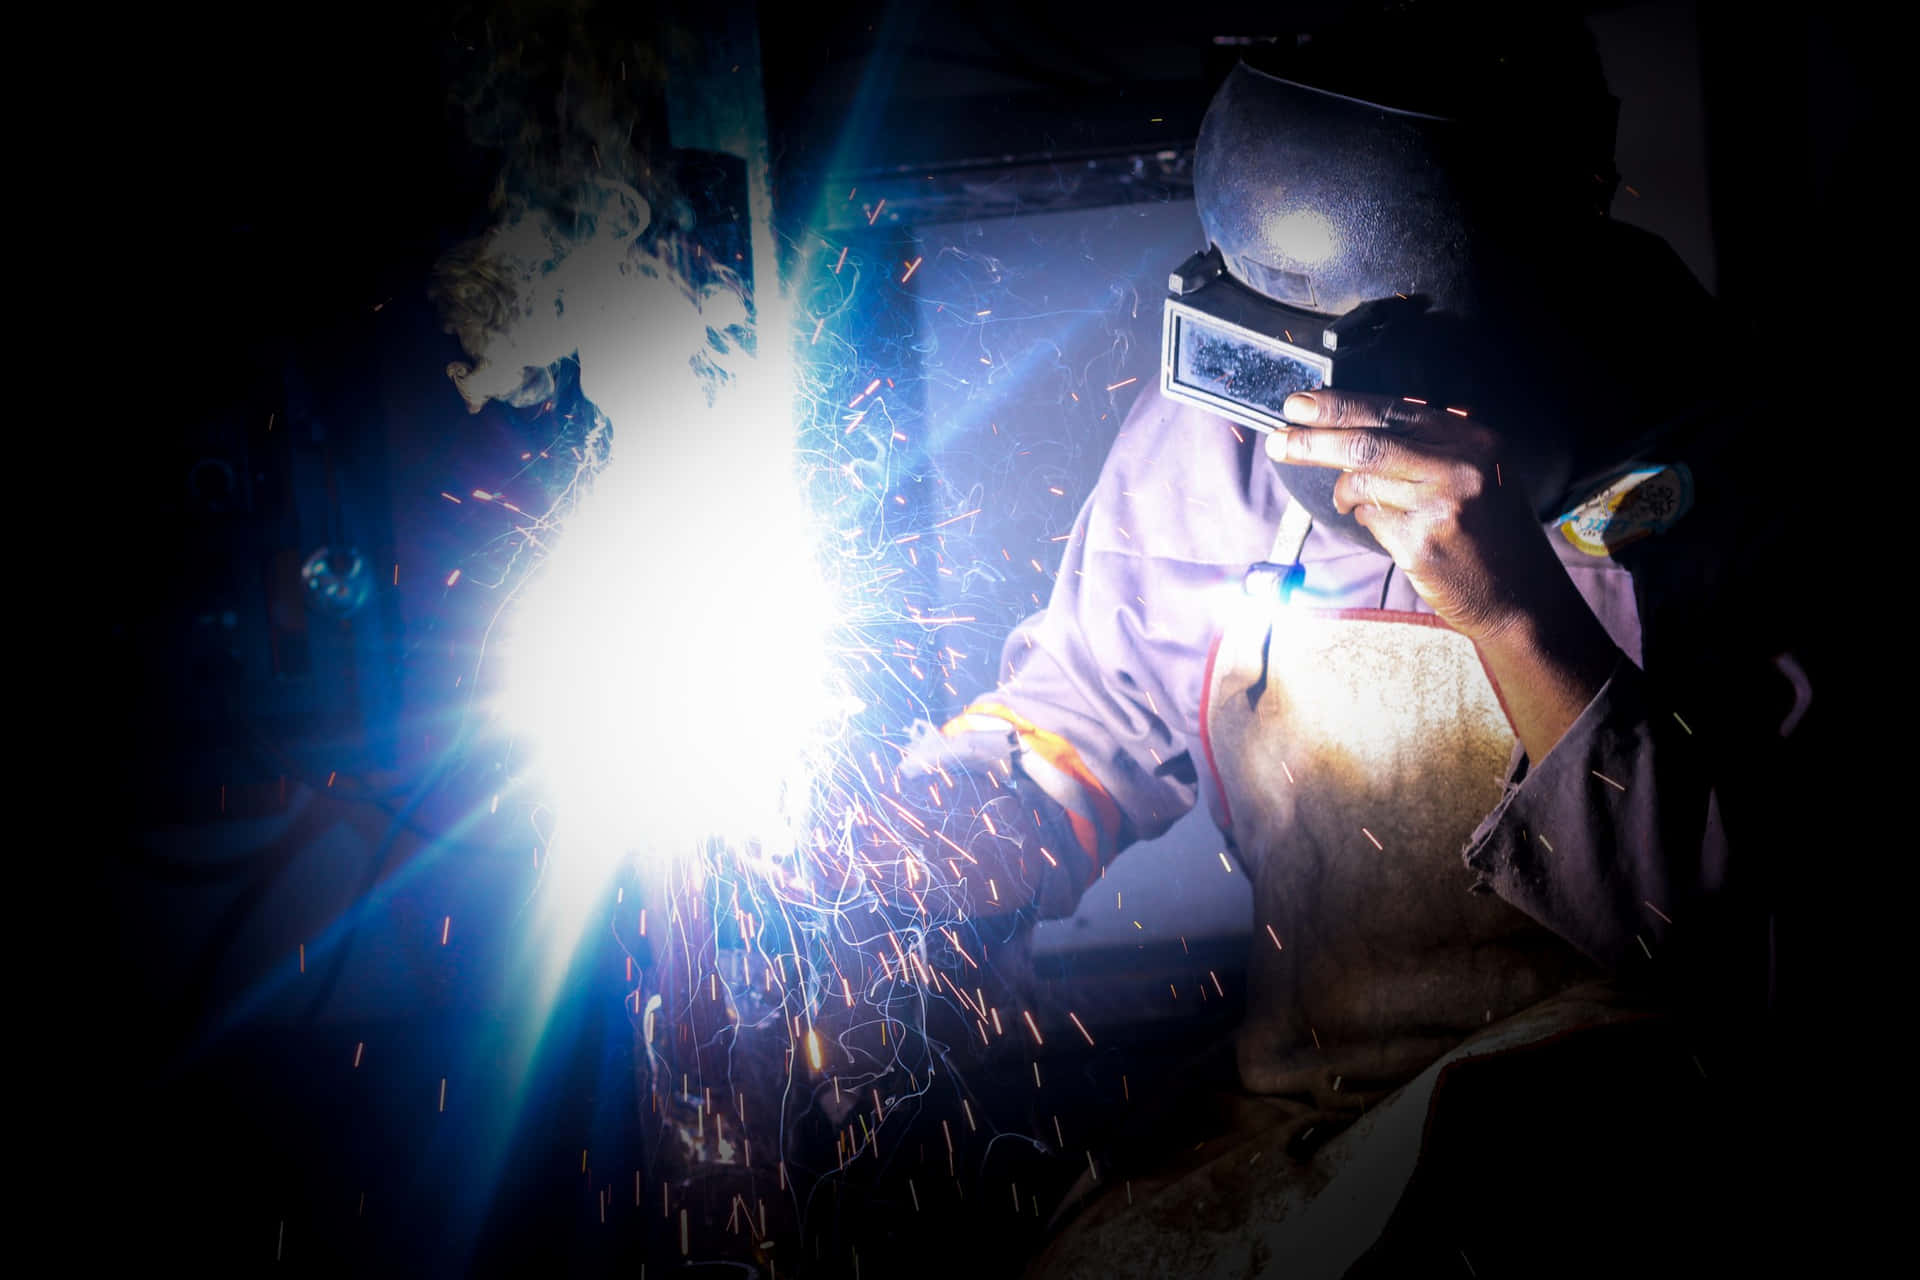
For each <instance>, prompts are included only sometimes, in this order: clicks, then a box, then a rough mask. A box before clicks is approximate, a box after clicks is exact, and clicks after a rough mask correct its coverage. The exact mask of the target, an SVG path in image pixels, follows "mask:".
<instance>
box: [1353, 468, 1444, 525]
mask: <svg viewBox="0 0 1920 1280" xmlns="http://www.w3.org/2000/svg"><path fill="white" fill-rule="evenodd" d="M1431 489H1432V485H1431V484H1429V483H1427V482H1425V481H1420V480H1402V479H1400V478H1399V477H1397V476H1387V475H1382V474H1380V473H1379V472H1377V471H1349V472H1347V473H1346V474H1344V475H1342V476H1341V477H1340V478H1339V479H1338V480H1337V481H1335V482H1334V485H1333V507H1334V510H1336V511H1338V512H1339V513H1340V514H1341V515H1345V514H1346V513H1347V512H1349V511H1352V510H1353V509H1354V508H1355V507H1361V506H1373V507H1391V508H1393V509H1394V510H1396V511H1412V510H1414V509H1415V508H1417V507H1418V506H1420V504H1421V503H1422V502H1423V501H1425V499H1426V497H1427V495H1428V493H1429V492H1430V491H1431Z"/></svg>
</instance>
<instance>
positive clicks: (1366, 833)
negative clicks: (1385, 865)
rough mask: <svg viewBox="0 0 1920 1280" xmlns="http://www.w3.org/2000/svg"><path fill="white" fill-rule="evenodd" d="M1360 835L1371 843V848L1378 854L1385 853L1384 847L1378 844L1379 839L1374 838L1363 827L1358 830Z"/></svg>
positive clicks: (1371, 833)
mask: <svg viewBox="0 0 1920 1280" xmlns="http://www.w3.org/2000/svg"><path fill="white" fill-rule="evenodd" d="M1360 834H1361V835H1363V836H1365V837H1366V838H1367V839H1369V840H1371V841H1373V847H1374V848H1376V849H1378V850H1380V852H1382V853H1385V852H1386V851H1387V850H1386V846H1384V845H1382V844H1381V843H1380V840H1379V838H1378V837H1377V836H1375V835H1374V834H1373V832H1371V831H1369V830H1367V829H1366V828H1365V827H1362V828H1360Z"/></svg>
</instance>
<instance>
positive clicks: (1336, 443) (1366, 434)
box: [1267, 427, 1454, 482]
mask: <svg viewBox="0 0 1920 1280" xmlns="http://www.w3.org/2000/svg"><path fill="white" fill-rule="evenodd" d="M1267 456H1268V457H1270V458H1272V459H1273V460H1274V461H1275V462H1291V463H1294V464H1297V465H1300V466H1308V467H1337V468H1339V469H1340V470H1342V471H1364V472H1368V473H1370V474H1373V475H1379V476H1383V477H1389V478H1392V479H1396V480H1409V481H1415V482H1419V481H1423V480H1433V479H1436V478H1438V477H1439V476H1440V475H1441V474H1443V473H1444V471H1445V469H1446V467H1447V466H1448V465H1450V464H1451V463H1452V462H1453V461H1454V458H1453V457H1452V455H1450V454H1446V453H1442V452H1440V451H1437V450H1435V449H1433V448H1432V447H1430V446H1428V445H1425V444H1421V443H1417V442H1415V441H1412V440H1407V439H1404V438H1402V437H1400V436H1397V435H1394V434H1393V433H1392V432H1390V431H1387V430H1386V429H1384V428H1381V427H1295V428H1293V429H1292V430H1290V431H1287V432H1286V433H1284V434H1282V433H1281V432H1278V431H1275V432H1273V433H1272V434H1270V435H1269V436H1268V437H1267Z"/></svg>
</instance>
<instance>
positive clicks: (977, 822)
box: [881, 725, 1094, 918]
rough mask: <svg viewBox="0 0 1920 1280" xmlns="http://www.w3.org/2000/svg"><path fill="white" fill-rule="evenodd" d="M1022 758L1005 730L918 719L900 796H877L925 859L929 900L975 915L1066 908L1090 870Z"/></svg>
mask: <svg viewBox="0 0 1920 1280" xmlns="http://www.w3.org/2000/svg"><path fill="white" fill-rule="evenodd" d="M1020 759H1021V751H1020V748H1019V745H1018V742H1017V741H1016V739H1015V737H1014V735H1013V734H1011V733H1009V732H1004V731H1003V732H1002V733H1000V734H998V735H989V736H984V737H983V736H980V735H955V736H953V737H949V736H947V735H945V734H943V733H942V732H940V731H938V730H935V729H933V728H932V726H930V725H923V726H922V732H921V734H920V737H919V740H918V741H916V742H915V743H914V744H913V746H912V747H911V748H910V749H909V751H908V753H907V755H906V758H905V759H903V760H902V762H901V767H900V775H899V776H900V789H899V792H898V794H897V797H896V796H895V795H889V794H884V793H883V794H882V796H881V800H882V803H883V805H884V806H885V808H886V810H887V811H888V814H889V815H890V817H891V819H892V822H891V824H890V826H891V835H892V837H893V842H894V843H895V844H897V845H898V846H899V847H900V848H901V849H902V850H904V851H907V852H909V853H910V854H912V855H914V856H917V857H918V858H919V859H920V860H921V861H922V862H923V863H925V864H926V866H925V868H924V873H925V874H924V876H922V877H921V878H922V880H923V881H924V883H923V884H922V885H921V886H920V891H921V892H922V893H924V892H926V891H927V887H928V886H929V885H931V886H932V891H933V892H934V894H935V895H936V903H935V904H934V905H935V906H937V907H939V908H942V909H952V908H956V907H957V908H959V909H961V910H964V911H965V912H966V913H967V914H968V915H969V916H972V917H992V916H1004V915H1010V914H1012V913H1015V912H1021V911H1028V910H1031V911H1034V912H1036V913H1037V914H1038V915H1040V916H1041V917H1043V918H1050V917H1057V916H1063V915H1067V914H1070V913H1071V912H1072V910H1073V905H1074V903H1075V902H1076V901H1077V900H1078V899H1079V896H1080V893H1081V891H1082V890H1083V889H1084V888H1085V886H1086V884H1087V882H1088V880H1089V879H1090V878H1091V876H1092V874H1093V870H1094V868H1093V866H1092V863H1091V860H1090V859H1089V858H1088V857H1087V856H1086V854H1085V853H1084V851H1083V849H1082V847H1081V844H1080V842H1079V839H1078V837H1077V836H1076V834H1075V832H1074V829H1073V824H1072V823H1071V821H1070V820H1069V817H1068V814H1067V813H1066V811H1065V810H1063V809H1062V808H1061V807H1060V805H1058V804H1057V803H1055V802H1054V800H1053V799H1052V798H1051V797H1050V796H1049V795H1048V794H1047V793H1046V792H1045V791H1044V790H1043V789H1041V788H1040V787H1039V786H1038V785H1037V784H1036V783H1035V782H1034V781H1033V779H1032V778H1030V777H1028V776H1027V774H1026V772H1025V771H1024V769H1022V767H1021V763H1020ZM916 874H919V873H918V872H916ZM892 878H893V880H894V881H895V884H896V887H897V886H898V883H899V881H900V879H901V877H900V876H899V874H898V873H897V872H896V873H895V874H894V875H893V877H892ZM897 896H898V895H897V894H896V897H897Z"/></svg>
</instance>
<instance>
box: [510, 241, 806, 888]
mask: <svg viewBox="0 0 1920 1280" xmlns="http://www.w3.org/2000/svg"><path fill="white" fill-rule="evenodd" d="M582 265H583V266H584V265H586V264H585V263H583V264H582ZM610 265H611V264H608V263H605V262H601V263H596V264H593V266H594V267H595V268H596V271H595V272H593V273H589V274H584V275H583V277H582V287H581V288H579V289H577V290H574V291H569V292H567V293H566V294H565V295H564V298H563V301H564V304H565V308H566V311H567V313H568V317H569V320H571V321H573V322H574V323H573V324H572V325H570V326H569V327H570V329H571V331H572V333H573V334H574V335H575V336H576V337H577V342H578V352H579V356H580V365H581V389H582V391H583V392H584V393H585V394H586V395H587V396H588V397H589V398H590V399H592V400H593V402H594V403H595V404H596V405H598V406H599V408H600V409H601V411H602V412H603V413H605V414H606V415H607V417H608V418H609V419H610V420H611V421H612V423H613V437H612V446H611V453H610V460H609V461H608V462H606V463H605V464H604V465H603V466H602V467H601V468H600V469H599V470H598V471H597V472H596V473H594V474H592V475H591V476H583V478H582V484H583V485H586V486H590V487H589V488H587V489H586V490H585V491H584V492H582V493H581V495H580V496H579V498H578V500H577V502H575V503H574V504H573V506H572V507H571V509H570V510H569V511H567V512H566V513H565V515H564V520H563V522H562V523H561V524H560V525H559V527H558V529H557V531H555V533H554V534H553V535H552V536H551V538H550V539H547V540H546V545H545V546H544V549H543V550H544V560H543V563H542V564H541V565H540V567H539V568H538V569H537V570H536V571H535V574H534V577H533V579H532V581H531V582H530V583H529V584H528V585H527V586H526V587H525V588H524V589H523V590H522V591H521V592H519V593H518V595H517V596H516V598H515V599H514V600H513V602H512V604H511V606H510V614H509V617H508V619H507V622H506V626H507V629H508V647H507V652H506V654H505V655H504V657H503V661H504V662H505V663H506V664H507V665H508V671H507V673H506V677H507V690H508V693H507V700H506V706H505V712H506V714H507V716H508V717H509V720H510V722H511V725H512V726H513V728H514V729H515V731H516V734H517V737H518V740H519V741H521V742H522V743H524V744H526V745H528V746H529V747H530V748H531V749H532V752H533V754H534V758H535V763H536V772H537V775H538V778H539V781H540V783H541V785H542V789H543V791H544V792H545V793H546V794H547V795H548V796H549V797H551V800H552V803H553V806H554V809H555V812H556V820H557V823H558V829H557V831H556V833H555V838H554V841H553V845H554V848H553V856H552V859H551V861H550V864H549V866H550V870H549V873H548V874H549V877H550V880H552V881H557V882H558V883H557V884H550V888H552V889H554V891H555V892H557V893H558V894H559V895H560V896H561V897H563V898H572V899H578V898H582V897H585V896H588V895H591V894H593V893H594V892H596V891H597V890H598V889H599V887H600V886H602V885H604V884H605V882H606V876H607V874H608V872H610V871H611V869H612V868H613V866H614V865H616V863H617V861H618V860H619V859H620V858H621V857H623V856H627V855H630V854H632V855H638V856H640V857H642V858H645V859H648V860H650V861H652V862H654V864H655V865H656V866H664V865H669V864H670V860H672V859H674V858H677V857H680V856H682V855H687V854H691V853H693V852H695V851H696V850H698V849H699V848H701V847H702V846H703V845H704V844H705V843H706V842H708V841H709V840H711V839H714V838H718V839H720V840H723V841H725V842H726V843H727V844H728V845H730V846H731V847H733V848H736V849H741V850H747V849H751V848H755V847H757V848H760V849H762V850H764V851H765V852H766V853H767V854H769V855H777V854H778V853H779V852H781V851H782V850H783V849H789V848H791V847H792V846H793V843H794V841H795V837H796V834H797V831H798V829H799V828H800V826H801V824H803V823H804V821H805V816H806V815H805V801H806V797H807V794H808V790H809V767H810V765H811V763H812V759H813V755H814V752H815V749H816V748H817V746H818V744H819V743H820V742H821V741H822V739H823V737H824V735H826V734H827V733H828V732H829V731H830V730H831V728H832V720H833V717H834V715H835V714H836V712H839V711H841V710H842V701H841V698H840V696H839V693H838V691H837V690H836V688H835V685H834V680H833V677H834V670H833V668H832V666H831V664H829V662H828V661H827V658H826V653H825V642H826V637H827V632H828V629H829V628H830V627H831V625H832V624H833V621H834V618H835V610H834V608H833V601H832V597H831V595H830V593H829V591H828V588H827V585H826V583H825V581H824V580H823V577H822V574H821V569H820V564H819V562H818V560H817V558H816V545H817V543H816V537H815V528H814V522H813V520H812V519H811V517H810V514H809V511H808V509H807V507H806V504H805V502H804V500H803V496H802V492H801V489H800V484H799V478H798V475H797V473H796V461H795V448H794V444H795V441H794V427H795V415H794V405H793V390H792V388H793V383H792V381H791V378H790V377H789V376H788V374H787V362H786V360H785V358H784V357H785V352H786V346H787V343H786V334H785V332H784V330H783V329H781V328H780V327H779V326H778V325H777V324H775V325H770V324H769V323H768V321H769V320H770V318H771V317H769V316H768V315H767V314H765V313H764V312H763V314H762V315H761V316H760V317H759V319H760V330H761V331H760V334H759V347H760V351H761V358H760V359H758V360H755V359H752V358H749V357H747V356H745V355H744V354H743V353H741V352H739V351H737V350H736V351H733V352H732V353H730V354H729V355H726V356H724V357H721V358H720V359H719V361H718V362H719V363H721V364H722V365H724V366H725V367H726V368H727V370H728V373H729V375H730V377H729V378H728V379H726V380H725V381H722V382H720V383H719V384H718V385H717V388H716V385H715V384H714V382H713V380H712V379H711V378H710V377H703V376H700V375H698V374H696V372H695V371H694V370H693V369H692V368H691V367H690V366H689V360H690V359H691V358H692V356H693V355H694V353H696V352H699V351H701V350H702V349H703V348H704V347H705V345H706V334H707V328H708V326H709V325H710V324H712V325H715V326H716V327H724V326H725V325H726V324H728V323H730V322H731V319H732V318H733V317H729V316H727V315H724V314H717V310H718V308H717V307H716V301H715V300H714V299H709V300H708V302H707V307H706V311H705V312H704V314H703V312H702V311H701V310H700V309H698V308H696V306H695V305H694V304H693V303H692V302H691V301H690V300H689V299H687V298H686V297H685V296H684V294H683V293H682V292H681V291H680V290H679V289H678V288H677V287H673V286H670V285H668V284H667V283H666V282H665V281H664V280H662V279H659V278H655V277H652V276H648V275H646V274H644V273H642V274H636V273H634V272H633V271H631V270H621V269H620V268H619V266H618V265H611V269H610ZM719 301H720V302H726V301H730V299H726V298H722V299H720V300H719ZM710 392H713V393H714V396H713V400H712V403H711V404H709V393H710Z"/></svg>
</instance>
